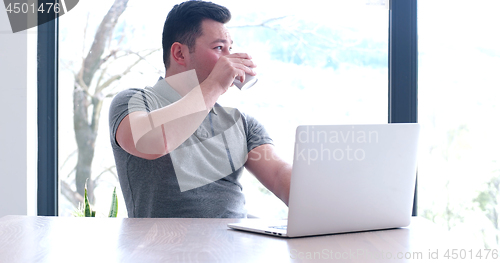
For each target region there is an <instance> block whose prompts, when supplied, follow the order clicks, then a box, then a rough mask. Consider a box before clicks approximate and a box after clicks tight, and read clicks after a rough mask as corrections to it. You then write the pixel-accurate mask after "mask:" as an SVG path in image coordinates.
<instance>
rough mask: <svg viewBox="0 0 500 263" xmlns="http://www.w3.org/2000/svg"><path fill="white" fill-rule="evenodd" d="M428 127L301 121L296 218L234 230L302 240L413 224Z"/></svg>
mask: <svg viewBox="0 0 500 263" xmlns="http://www.w3.org/2000/svg"><path fill="white" fill-rule="evenodd" d="M419 132H420V125H419V124H416V123H405V124H373V125H316V126H312V125H307V126H299V127H297V130H296V135H295V150H294V159H293V168H292V178H291V183H290V196H289V202H288V220H284V222H274V224H269V222H268V221H266V220H263V219H250V220H244V221H243V222H240V223H233V224H228V227H229V228H232V229H237V230H245V231H252V232H257V233H262V234H269V235H274V236H279V237H301V236H312V235H325V234H337V233H347V232H358V231H369V230H379V229H390V228H400V227H406V226H408V225H409V224H410V220H411V214H412V207H413V197H414V192H415V180H416V172H417V146H418V138H419Z"/></svg>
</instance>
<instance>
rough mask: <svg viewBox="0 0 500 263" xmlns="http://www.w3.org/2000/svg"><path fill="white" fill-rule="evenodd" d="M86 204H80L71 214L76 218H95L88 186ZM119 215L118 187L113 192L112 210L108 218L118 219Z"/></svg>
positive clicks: (85, 196) (85, 197)
mask: <svg viewBox="0 0 500 263" xmlns="http://www.w3.org/2000/svg"><path fill="white" fill-rule="evenodd" d="M83 198H84V204H80V205H79V206H78V208H77V209H76V210H75V211H73V212H72V213H71V214H72V215H73V216H74V217H95V215H96V211H94V210H92V207H91V206H90V202H89V198H88V196H87V185H85V195H84V197H83ZM117 214H118V196H117V195H116V187H115V188H114V190H113V195H112V197H111V208H110V209H109V214H108V217H116V216H117Z"/></svg>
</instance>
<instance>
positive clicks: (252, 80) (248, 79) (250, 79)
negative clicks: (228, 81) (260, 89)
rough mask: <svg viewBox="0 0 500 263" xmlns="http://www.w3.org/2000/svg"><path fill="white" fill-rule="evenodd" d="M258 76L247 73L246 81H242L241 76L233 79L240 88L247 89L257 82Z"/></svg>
mask: <svg viewBox="0 0 500 263" xmlns="http://www.w3.org/2000/svg"><path fill="white" fill-rule="evenodd" d="M257 80H258V79H257V77H256V76H252V75H248V74H246V73H245V81H244V82H243V83H241V81H240V78H239V76H238V77H236V78H235V79H234V81H233V84H234V85H235V86H236V87H238V89H240V90H246V89H249V88H250V87H252V86H253V85H254V84H255V83H256V82H257Z"/></svg>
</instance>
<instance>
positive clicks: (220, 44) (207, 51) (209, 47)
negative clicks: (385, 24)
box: [187, 19, 232, 83]
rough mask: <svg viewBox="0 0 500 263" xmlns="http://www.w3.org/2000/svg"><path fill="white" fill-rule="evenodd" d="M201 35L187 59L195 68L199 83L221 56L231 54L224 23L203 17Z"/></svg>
mask: <svg viewBox="0 0 500 263" xmlns="http://www.w3.org/2000/svg"><path fill="white" fill-rule="evenodd" d="M201 29H202V35H201V36H200V37H198V38H197V39H196V44H195V48H194V52H193V53H190V54H189V59H188V61H187V63H188V67H189V68H190V69H195V70H196V75H197V76H198V81H199V83H201V82H203V81H204V80H205V79H206V78H207V77H208V75H210V72H212V69H213V68H214V66H215V63H217V61H218V60H219V58H220V57H221V56H226V55H229V54H231V48H232V39H231V36H230V35H229V32H228V30H227V29H226V27H225V26H224V24H222V23H219V22H216V21H214V20H210V19H205V20H203V22H202V24H201Z"/></svg>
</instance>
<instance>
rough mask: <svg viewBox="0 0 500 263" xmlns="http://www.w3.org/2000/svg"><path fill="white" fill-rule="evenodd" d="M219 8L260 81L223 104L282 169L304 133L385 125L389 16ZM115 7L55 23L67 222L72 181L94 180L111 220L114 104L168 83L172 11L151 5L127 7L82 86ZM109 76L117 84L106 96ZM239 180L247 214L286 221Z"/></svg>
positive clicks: (252, 183) (298, 7)
mask: <svg viewBox="0 0 500 263" xmlns="http://www.w3.org/2000/svg"><path fill="white" fill-rule="evenodd" d="M214 2H216V3H219V4H222V5H225V6H227V7H228V8H229V9H230V10H231V12H232V14H233V19H232V20H231V22H230V23H229V24H228V25H227V26H228V28H230V30H231V32H232V37H233V39H234V41H235V45H234V48H235V51H243V52H248V53H250V54H252V56H253V57H254V60H255V61H256V62H257V63H258V68H257V71H258V77H259V81H258V83H257V84H256V85H255V86H254V87H253V88H252V89H250V90H247V91H244V92H240V91H237V90H236V89H232V90H231V91H229V92H228V93H227V94H225V95H224V96H222V97H221V99H220V101H219V102H220V103H221V104H223V105H225V106H226V105H227V106H235V107H238V108H239V109H241V110H242V111H244V112H247V113H248V114H251V115H253V116H254V117H256V118H257V119H258V120H259V121H260V122H262V123H263V124H264V125H265V126H266V128H267V130H268V132H269V133H270V134H271V136H272V137H273V139H274V140H275V144H276V146H277V148H278V149H279V151H280V153H281V155H282V156H283V157H284V158H285V159H287V160H289V161H290V162H291V160H292V153H293V139H294V133H295V127H296V126H297V125H299V124H335V123H338V124H345V123H352V124H354V123H386V122H387V111H388V108H387V105H388V102H387V86H388V83H387V74H388V67H387V57H388V54H387V46H388V42H387V39H388V33H387V32H388V28H387V25H388V11H387V9H386V8H384V6H376V5H375V6H373V5H367V2H369V3H371V2H377V1H349V3H347V1H328V2H327V1H317V2H313V3H311V4H310V5H307V6H304V5H303V4H300V3H299V2H296V3H290V2H284V1H283V2H276V1H274V2H270V1H260V2H255V1H254V2H252V5H246V6H241V5H238V4H235V3H234V1H233V2H231V1H214ZM112 4H113V1H101V2H100V4H99V5H94V4H93V3H86V2H85V3H84V2H80V3H79V4H78V6H77V7H76V8H75V9H73V10H71V13H68V14H67V15H65V16H62V17H61V18H60V19H59V21H60V40H59V42H60V48H59V57H60V60H59V69H60V71H59V178H60V179H61V183H60V184H61V186H60V187H61V194H62V196H61V197H60V198H59V200H60V202H59V213H60V215H63V216H64V215H66V216H68V215H70V212H71V211H73V210H74V209H75V205H77V203H78V202H79V200H81V197H79V196H78V194H76V193H77V189H76V187H75V185H76V184H77V181H78V184H79V185H80V188H81V185H82V184H84V183H85V182H84V181H85V180H84V181H83V182H82V180H81V179H78V180H77V179H76V176H75V174H76V173H79V174H86V176H87V177H90V179H88V180H87V183H88V184H89V188H93V189H95V191H94V195H95V210H97V211H98V212H101V213H105V212H106V211H107V209H108V207H109V202H110V198H111V192H112V188H113V187H114V186H119V183H118V181H117V174H116V170H115V168H114V159H113V155H112V151H111V148H110V145H109V131H108V125H107V113H108V107H109V102H110V100H111V99H110V98H109V97H111V96H112V95H113V94H115V93H116V92H118V91H120V90H123V89H126V88H131V87H144V86H146V85H152V84H154V82H155V81H156V80H157V78H158V77H159V76H163V75H164V69H163V64H162V60H161V50H160V49H159V48H161V31H162V28H163V23H164V19H165V17H166V14H167V11H165V10H170V9H171V7H172V4H170V3H168V4H166V3H163V2H157V1H156V2H154V6H155V8H153V9H152V8H151V5H153V3H152V2H151V5H150V4H148V2H147V1H146V2H145V1H142V2H139V1H129V3H128V6H127V8H126V9H125V10H124V12H123V14H122V15H121V16H120V19H119V20H118V23H117V25H116V26H115V27H114V30H113V32H112V37H110V38H109V39H107V40H106V42H104V43H103V45H104V48H103V49H104V53H103V55H102V56H101V58H102V57H106V61H105V63H103V64H101V65H99V66H98V69H97V70H96V71H95V75H93V78H92V81H91V82H85V81H83V78H84V76H82V75H81V73H80V71H81V68H82V61H83V59H84V58H85V57H87V56H88V54H89V52H97V51H96V50H91V46H92V43H93V41H94V37H95V32H96V30H97V28H98V26H99V23H100V22H101V20H102V18H103V17H104V16H105V15H106V13H107V11H108V9H109V7H110V6H111V5H112ZM262 6H266V8H262ZM90 11H91V12H90ZM146 13H147V14H148V15H147V16H144V14H146ZM110 33H111V32H110ZM132 36H133V37H132ZM136 62H137V64H134V63H136ZM129 65H134V67H132V68H130V69H129V68H128V66H129ZM113 76H120V78H119V79H116V80H115V81H112V82H111V84H110V85H109V86H106V87H104V83H106V81H107V80H113ZM87 77H88V76H87ZM85 83H87V84H85ZM103 87H104V88H103ZM75 90H76V91H77V92H76V93H75ZM75 94H76V96H75ZM78 96H79V97H78ZM83 97H86V98H83ZM91 97H93V100H92V99H90V98H91ZM101 100H102V101H101ZM97 102H99V103H97ZM92 103H94V104H92ZM87 105H88V106H87ZM99 109H100V112H98V111H97V110H99ZM75 112H76V113H78V114H79V117H78V118H80V120H78V121H79V123H80V124H84V125H83V126H78V123H77V125H76V127H77V133H75V129H74V127H75V122H74V120H75V119H74V118H75V115H74V114H75ZM94 113H95V114H94ZM93 120H94V122H93ZM92 123H94V124H92ZM92 128H97V129H95V131H92ZM75 134H77V135H75ZM78 136H80V137H79V138H80V140H81V141H80V144H81V145H82V146H81V147H80V150H78V147H77V143H76V140H75V138H78ZM94 137H95V138H94ZM82 138H83V139H82ZM85 146H87V147H85ZM88 146H90V147H88ZM79 159H80V160H79ZM78 164H80V165H78ZM84 177H85V176H83V177H82V178H84ZM243 178H244V179H243V184H244V192H245V194H246V195H247V208H248V209H249V213H251V214H254V215H257V216H260V217H275V218H283V217H286V215H287V211H286V206H284V205H283V204H282V203H281V201H279V200H278V199H277V198H275V197H273V196H272V194H270V193H269V192H268V191H267V190H266V189H265V188H263V187H262V186H261V185H260V183H258V182H257V181H256V180H255V179H254V178H253V177H252V176H251V175H244V176H243ZM80 196H81V194H80ZM118 196H119V198H120V199H121V198H122V195H121V194H119V195H118ZM79 198H80V199H79ZM265 204H266V205H265ZM119 207H120V209H119V211H120V214H119V215H120V216H126V211H125V205H124V203H123V201H122V200H120V205H119Z"/></svg>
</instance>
